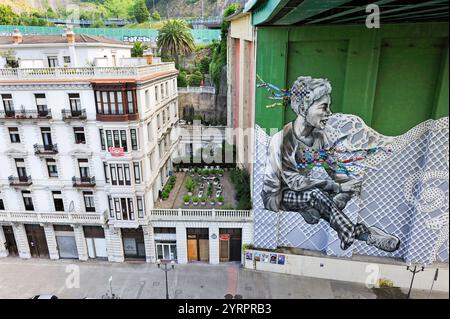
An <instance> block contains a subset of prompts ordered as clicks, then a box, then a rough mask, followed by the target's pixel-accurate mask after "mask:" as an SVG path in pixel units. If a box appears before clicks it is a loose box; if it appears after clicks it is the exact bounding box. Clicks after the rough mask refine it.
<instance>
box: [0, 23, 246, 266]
mask: <svg viewBox="0 0 450 319" xmlns="http://www.w3.org/2000/svg"><path fill="white" fill-rule="evenodd" d="M130 49H131V45H128V44H124V43H122V42H118V41H114V40H110V39H106V38H102V37H96V36H90V35H78V34H77V35H75V34H74V33H73V32H72V31H71V30H68V31H67V32H66V33H65V34H63V35H32V36H31V35H30V36H26V35H21V34H20V33H19V32H15V33H14V34H13V36H12V37H11V36H7V37H6V36H4V37H0V52H3V54H2V57H0V144H1V145H2V148H1V150H0V164H1V167H2V168H1V169H0V257H6V256H11V255H17V256H19V257H21V258H32V257H40V258H50V259H59V258H74V259H80V260H87V259H89V258H105V259H106V258H107V259H108V260H109V261H115V262H122V261H124V260H127V259H131V260H135V259H142V260H146V261H147V262H155V261H156V259H176V260H177V261H178V262H179V263H185V262H187V246H188V236H189V234H190V233H192V232H194V233H196V232H197V233H198V234H199V235H198V236H197V238H198V240H201V239H204V233H205V231H206V237H207V238H208V240H209V242H208V245H207V246H205V245H203V246H202V247H208V249H209V254H208V256H209V258H208V261H209V262H210V263H218V262H219V252H218V250H219V240H220V236H219V235H220V234H222V233H223V232H224V231H223V229H230V228H233V229H240V230H241V242H240V244H242V243H251V242H252V239H253V229H252V226H251V225H252V223H251V220H252V218H251V213H250V212H248V211H244V212H242V211H223V212H221V211H208V212H201V213H199V212H198V211H193V210H192V211H191V210H181V209H180V210H160V209H154V203H155V201H156V200H157V199H158V196H159V192H160V190H161V189H162V187H163V185H164V184H165V183H166V181H167V179H168V177H169V175H170V174H171V171H172V170H173V164H172V159H173V158H175V157H178V154H177V149H178V143H179V136H178V129H177V127H178V120H179V116H178V101H177V86H176V76H177V74H178V71H177V70H176V69H175V66H174V64H173V63H157V64H150V65H149V64H147V60H146V59H142V58H131V56H130ZM197 230H198V231H197ZM222 237H223V236H222Z"/></svg>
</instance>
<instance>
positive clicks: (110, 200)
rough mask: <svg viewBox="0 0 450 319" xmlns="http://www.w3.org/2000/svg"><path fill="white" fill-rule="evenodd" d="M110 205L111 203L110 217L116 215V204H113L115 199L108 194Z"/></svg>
mask: <svg viewBox="0 0 450 319" xmlns="http://www.w3.org/2000/svg"><path fill="white" fill-rule="evenodd" d="M108 205H109V217H111V218H113V217H114V206H113V200H112V197H111V196H110V195H108Z"/></svg>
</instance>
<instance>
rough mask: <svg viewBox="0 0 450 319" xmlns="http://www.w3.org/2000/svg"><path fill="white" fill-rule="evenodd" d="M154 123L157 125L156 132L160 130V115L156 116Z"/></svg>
mask: <svg viewBox="0 0 450 319" xmlns="http://www.w3.org/2000/svg"><path fill="white" fill-rule="evenodd" d="M156 123H157V124H158V131H159V130H160V129H161V114H158V115H157V116H156Z"/></svg>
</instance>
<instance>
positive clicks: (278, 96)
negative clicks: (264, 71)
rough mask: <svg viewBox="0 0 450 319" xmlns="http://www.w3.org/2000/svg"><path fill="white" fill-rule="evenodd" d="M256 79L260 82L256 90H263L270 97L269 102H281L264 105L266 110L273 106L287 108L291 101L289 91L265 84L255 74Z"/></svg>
mask: <svg viewBox="0 0 450 319" xmlns="http://www.w3.org/2000/svg"><path fill="white" fill-rule="evenodd" d="M256 78H257V79H258V80H259V81H260V82H261V83H259V84H257V85H256V86H257V87H258V88H265V89H266V90H267V91H268V92H269V93H270V94H271V95H272V96H270V97H269V99H270V100H280V101H283V102H277V103H273V104H269V105H266V108H272V107H275V106H288V105H289V102H290V99H291V92H290V90H289V89H280V88H278V87H277V86H275V85H273V84H270V83H267V82H265V81H264V80H263V79H261V77H260V76H259V75H258V74H257V75H256Z"/></svg>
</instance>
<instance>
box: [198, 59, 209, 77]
mask: <svg viewBox="0 0 450 319" xmlns="http://www.w3.org/2000/svg"><path fill="white" fill-rule="evenodd" d="M210 63H211V58H210V57H207V56H205V57H203V58H201V60H200V63H199V64H200V65H199V69H200V72H201V73H202V74H208V73H209V64H210Z"/></svg>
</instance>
